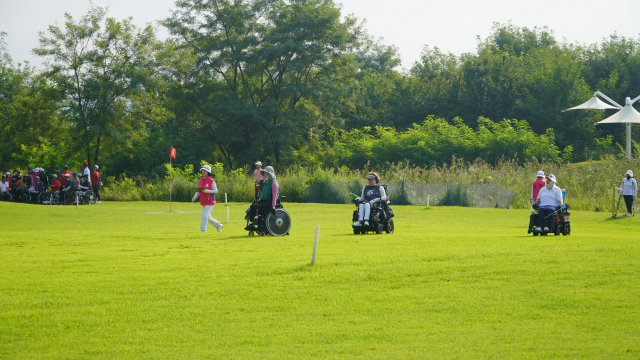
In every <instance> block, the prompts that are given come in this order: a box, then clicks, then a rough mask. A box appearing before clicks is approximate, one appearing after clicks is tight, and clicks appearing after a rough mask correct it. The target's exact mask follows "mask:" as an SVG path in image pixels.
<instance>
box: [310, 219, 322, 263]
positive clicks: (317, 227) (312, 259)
mask: <svg viewBox="0 0 640 360" xmlns="http://www.w3.org/2000/svg"><path fill="white" fill-rule="evenodd" d="M319 237H320V225H316V239H315V240H314V241H313V255H311V265H313V264H315V263H316V253H317V252H318V238H319Z"/></svg>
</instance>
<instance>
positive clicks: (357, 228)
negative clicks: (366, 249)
mask: <svg viewBox="0 0 640 360" xmlns="http://www.w3.org/2000/svg"><path fill="white" fill-rule="evenodd" d="M353 234H354V235H359V234H360V228H359V227H357V226H354V227H353Z"/></svg>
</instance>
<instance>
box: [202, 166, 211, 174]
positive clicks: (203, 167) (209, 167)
mask: <svg viewBox="0 0 640 360" xmlns="http://www.w3.org/2000/svg"><path fill="white" fill-rule="evenodd" d="M202 170H207V172H208V173H209V174H211V166H209V165H203V166H202V167H201V168H200V171H202Z"/></svg>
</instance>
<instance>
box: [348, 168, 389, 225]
mask: <svg viewBox="0 0 640 360" xmlns="http://www.w3.org/2000/svg"><path fill="white" fill-rule="evenodd" d="M367 182H368V184H367V185H365V186H364V187H363V188H362V195H360V197H359V198H357V199H356V200H358V201H361V203H360V208H359V209H358V221H356V222H355V223H353V226H362V225H363V222H364V226H369V216H370V215H371V205H373V204H375V203H376V202H379V201H380V200H387V194H386V193H385V191H384V188H383V187H382V186H380V185H378V183H379V182H380V176H378V174H376V173H374V172H370V173H369V175H367Z"/></svg>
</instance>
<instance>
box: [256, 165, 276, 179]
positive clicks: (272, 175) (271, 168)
mask: <svg viewBox="0 0 640 360" xmlns="http://www.w3.org/2000/svg"><path fill="white" fill-rule="evenodd" d="M260 172H266V173H267V174H269V175H271V177H272V178H274V179H275V178H276V171H275V170H273V167H272V166H267V167H266V168H264V169H262V170H260Z"/></svg>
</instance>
